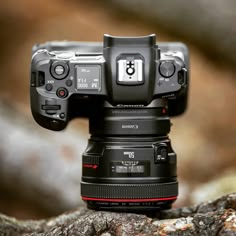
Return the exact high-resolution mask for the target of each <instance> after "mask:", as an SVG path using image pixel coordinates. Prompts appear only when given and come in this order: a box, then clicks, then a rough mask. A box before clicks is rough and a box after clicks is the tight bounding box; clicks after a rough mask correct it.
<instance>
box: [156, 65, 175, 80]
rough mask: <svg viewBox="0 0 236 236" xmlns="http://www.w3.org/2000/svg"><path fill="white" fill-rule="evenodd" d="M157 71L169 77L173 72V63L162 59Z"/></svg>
mask: <svg viewBox="0 0 236 236" xmlns="http://www.w3.org/2000/svg"><path fill="white" fill-rule="evenodd" d="M159 71H160V74H161V75H162V76H163V77H165V78H169V77H171V76H172V75H173V74H174V73H175V65H174V64H173V62H171V61H163V62H161V64H160V66H159Z"/></svg>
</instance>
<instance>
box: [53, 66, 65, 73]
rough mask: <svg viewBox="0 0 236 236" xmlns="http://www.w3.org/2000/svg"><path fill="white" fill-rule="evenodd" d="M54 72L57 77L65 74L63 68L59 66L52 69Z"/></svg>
mask: <svg viewBox="0 0 236 236" xmlns="http://www.w3.org/2000/svg"><path fill="white" fill-rule="evenodd" d="M54 71H55V73H56V74H57V75H62V74H63V73H64V72H65V68H64V67H63V66H61V65H58V66H56V67H55V68H54Z"/></svg>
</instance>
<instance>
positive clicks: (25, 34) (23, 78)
mask: <svg viewBox="0 0 236 236" xmlns="http://www.w3.org/2000/svg"><path fill="white" fill-rule="evenodd" d="M189 4H191V5H189ZM235 9H236V4H235V3H234V1H225V2H222V1H214V0H208V1H191V2H190V1H187V0H181V1H176V2H175V3H173V1H159V0H158V1H154V0H147V1H140V0H136V1H135V0H133V1H118V0H117V1H116V0H112V1H105V0H103V1H91V0H90V1H79V0H78V1H63V0H51V1H46V0H41V1H30V0H21V1H16V0H8V1H4V2H2V3H1V6H0V29H1V30H0V52H1V57H0V72H1V79H0V81H1V83H0V212H1V213H5V214H8V215H11V216H16V217H19V218H41V217H49V216H52V215H56V214H59V213H61V212H63V211H65V210H70V209H73V208H76V207H78V206H80V205H82V204H83V203H82V201H81V200H80V186H79V181H80V176H81V153H82V152H83V150H84V149H85V147H86V144H87V138H88V122H87V120H82V119H77V120H74V121H72V122H71V123H70V124H69V126H68V127H67V129H66V130H65V131H62V132H53V131H48V130H45V129H43V128H41V127H39V125H38V124H36V122H34V120H33V118H32V116H31V113H30V106H29V68H30V60H31V47H32V45H33V44H35V43H43V42H46V41H50V40H73V41H102V39H103V34H104V33H108V34H112V35H121V36H122V35H123V36H135V35H147V34H151V33H155V34H157V40H158V41H182V42H184V43H186V44H187V45H188V47H189V49H190V55H191V56H190V65H191V74H190V78H191V82H190V97H189V107H188V110H187V112H186V113H185V114H184V115H183V116H181V117H178V118H174V119H173V120H172V123H173V126H172V131H171V133H170V138H171V140H172V145H173V148H174V150H175V151H176V152H177V155H178V176H179V182H180V196H179V199H178V201H177V202H176V203H175V207H180V206H183V205H186V204H195V203H198V202H200V201H204V200H210V199H213V198H215V197H217V196H220V195H222V194H225V193H228V192H234V191H236V125H235V119H236V109H235V104H236V103H235V99H236V81H235V73H236V69H235V66H236V40H235V39H236V27H235V22H236V15H235V14H236V13H235Z"/></svg>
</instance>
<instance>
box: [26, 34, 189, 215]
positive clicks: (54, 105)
mask: <svg viewBox="0 0 236 236" xmlns="http://www.w3.org/2000/svg"><path fill="white" fill-rule="evenodd" d="M188 74H189V68H188V50H187V47H186V46H185V45H184V44H182V43H161V44H159V45H157V44H156V37H155V35H149V36H145V37H112V36H110V35H104V43H103V46H102V44H101V43H86V42H85V43H81V42H49V43H46V44H41V45H36V46H34V47H33V57H32V63H31V88H30V91H31V110H32V114H33V117H34V119H35V120H36V121H37V123H38V124H39V125H41V126H43V127H45V128H47V129H50V130H55V131H59V130H62V129H64V128H65V127H66V125H67V123H68V122H69V121H70V120H71V119H73V118H75V117H86V118H89V131H90V134H91V138H90V140H89V143H88V147H87V149H86V150H85V152H84V154H83V176H82V182H81V194H82V198H83V199H84V200H85V201H87V205H88V207H89V208H92V209H108V210H112V209H113V210H122V211H124V210H125V211H127V210H128V211H129V210H130V211H138V210H153V209H157V208H161V209H163V208H169V207H170V206H171V203H172V202H173V201H174V200H175V199H176V197H177V194H178V183H177V175H176V154H175V153H174V151H173V150H172V148H171V144H170V141H169V139H168V136H167V134H168V133H169V131H170V119H169V117H171V116H177V115H180V114H182V113H183V112H184V111H185V110H186V106H187V96H188Z"/></svg>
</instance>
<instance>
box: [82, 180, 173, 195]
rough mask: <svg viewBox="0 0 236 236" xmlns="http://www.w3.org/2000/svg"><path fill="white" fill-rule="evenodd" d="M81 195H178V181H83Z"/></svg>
mask: <svg viewBox="0 0 236 236" xmlns="http://www.w3.org/2000/svg"><path fill="white" fill-rule="evenodd" d="M81 195H82V196H83V197H92V198H108V199H111V198H115V199H139V198H140V199H144V198H165V197H173V196H177V195H178V182H169V183H156V184H99V183H85V182H82V183H81Z"/></svg>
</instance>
